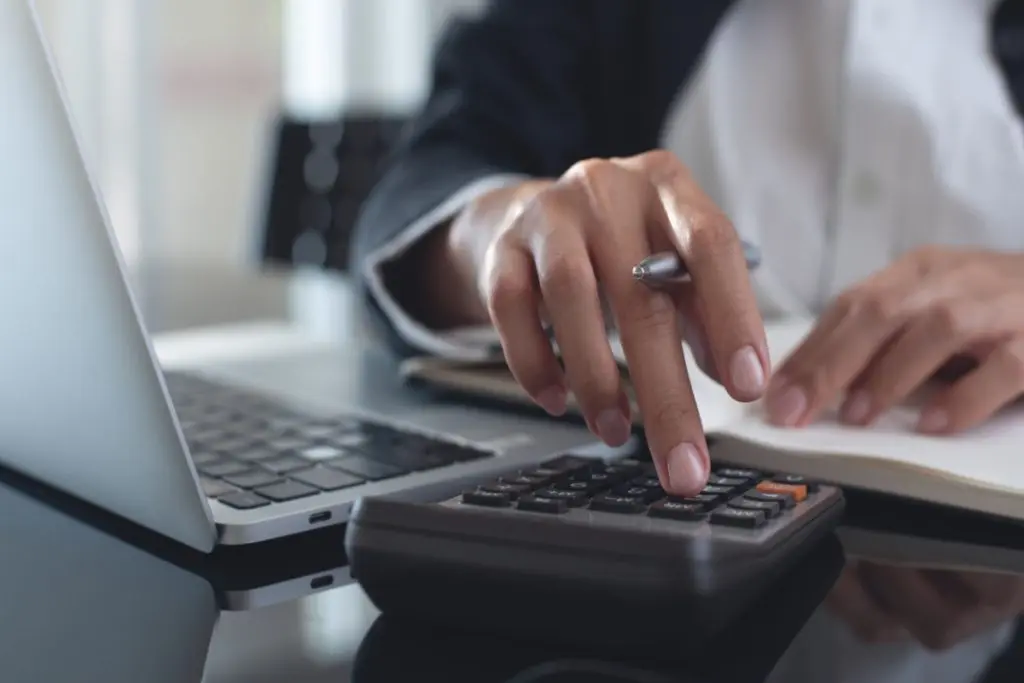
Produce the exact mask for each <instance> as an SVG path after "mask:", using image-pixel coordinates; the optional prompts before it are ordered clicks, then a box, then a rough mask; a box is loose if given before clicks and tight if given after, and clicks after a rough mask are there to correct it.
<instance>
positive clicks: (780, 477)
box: [772, 474, 818, 493]
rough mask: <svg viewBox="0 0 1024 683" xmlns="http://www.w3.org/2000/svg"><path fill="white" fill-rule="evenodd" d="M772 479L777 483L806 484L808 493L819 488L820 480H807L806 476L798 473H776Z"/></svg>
mask: <svg viewBox="0 0 1024 683" xmlns="http://www.w3.org/2000/svg"><path fill="white" fill-rule="evenodd" d="M772 481H773V482H775V483H776V484H789V485H791V486H806V487H807V492H808V493H815V492H817V490H818V482H816V481H807V480H806V479H805V478H803V477H801V476H800V475H797V474H776V475H775V476H774V477H772Z"/></svg>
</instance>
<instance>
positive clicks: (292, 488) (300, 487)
mask: <svg viewBox="0 0 1024 683" xmlns="http://www.w3.org/2000/svg"><path fill="white" fill-rule="evenodd" d="M254 493H256V494H258V495H261V496H263V497H264V498H269V499H270V500H272V501H274V502H275V503H282V502H284V501H286V500H296V499H298V498H306V497H308V496H315V495H317V494H319V493H320V491H319V490H318V489H315V488H313V487H312V486H307V485H306V484H301V483H299V482H297V481H283V482H281V483H279V484H271V485H270V486H261V487H260V488H258V489H256V490H255V491H254Z"/></svg>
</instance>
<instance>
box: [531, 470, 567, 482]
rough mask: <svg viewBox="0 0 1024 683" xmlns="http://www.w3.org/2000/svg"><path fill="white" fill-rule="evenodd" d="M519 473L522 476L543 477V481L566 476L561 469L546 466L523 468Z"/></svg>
mask: <svg viewBox="0 0 1024 683" xmlns="http://www.w3.org/2000/svg"><path fill="white" fill-rule="evenodd" d="M521 474H522V476H524V477H531V478H534V479H543V480H545V481H550V480H552V479H558V478H559V477H564V476H566V473H565V472H562V471H561V470H553V469H549V468H547V467H537V468H535V469H532V470H523V471H522V472H521Z"/></svg>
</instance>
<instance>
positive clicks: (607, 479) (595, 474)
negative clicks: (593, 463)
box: [572, 469, 619, 486]
mask: <svg viewBox="0 0 1024 683" xmlns="http://www.w3.org/2000/svg"><path fill="white" fill-rule="evenodd" d="M572 478H573V479H574V480H576V481H593V482H598V483H600V484H602V485H605V486H607V485H609V484H611V483H612V482H614V481H617V480H618V479H619V476H618V475H616V474H615V473H614V472H608V471H607V470H604V469H595V470H584V471H582V472H577V473H576V474H574V475H572Z"/></svg>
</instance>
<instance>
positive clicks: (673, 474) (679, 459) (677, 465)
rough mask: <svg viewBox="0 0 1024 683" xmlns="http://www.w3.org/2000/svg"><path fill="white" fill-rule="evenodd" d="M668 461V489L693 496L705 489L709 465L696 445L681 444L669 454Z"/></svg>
mask: <svg viewBox="0 0 1024 683" xmlns="http://www.w3.org/2000/svg"><path fill="white" fill-rule="evenodd" d="M666 461H667V470H668V487H669V489H670V490H671V491H672V492H673V493H676V494H678V495H683V496H692V495H696V494H697V493H699V492H700V491H701V490H702V489H703V488H704V485H705V484H706V483H707V480H708V474H709V469H710V468H709V463H708V459H707V458H705V457H704V455H703V453H702V452H701V450H700V449H699V448H697V447H696V446H695V445H694V444H692V443H681V444H679V445H678V446H676V447H675V448H673V449H672V450H671V451H670V452H669V454H668V458H666Z"/></svg>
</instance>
